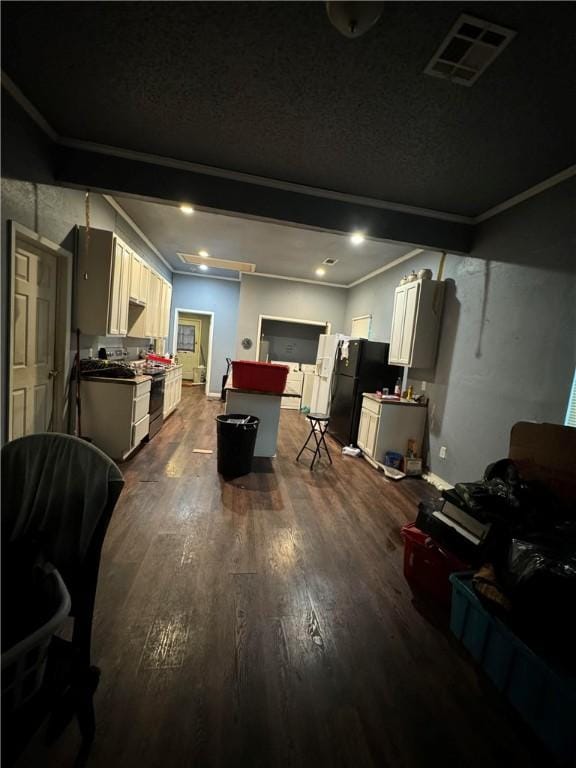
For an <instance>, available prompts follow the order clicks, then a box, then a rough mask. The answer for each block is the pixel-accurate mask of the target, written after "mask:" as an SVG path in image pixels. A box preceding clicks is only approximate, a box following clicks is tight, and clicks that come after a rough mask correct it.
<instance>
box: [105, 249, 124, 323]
mask: <svg viewBox="0 0 576 768" xmlns="http://www.w3.org/2000/svg"><path fill="white" fill-rule="evenodd" d="M123 255H124V245H123V243H122V242H121V241H120V240H118V238H116V239H115V240H114V253H113V255H112V275H111V281H110V297H109V303H108V333H109V334H110V335H111V336H119V335H120V323H121V318H120V314H121V297H122V286H121V281H122V257H123Z"/></svg>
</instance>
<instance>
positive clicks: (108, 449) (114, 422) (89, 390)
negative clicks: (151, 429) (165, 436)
mask: <svg viewBox="0 0 576 768" xmlns="http://www.w3.org/2000/svg"><path fill="white" fill-rule="evenodd" d="M142 379H144V380H142ZM80 393H81V398H82V433H83V436H84V437H88V438H90V439H91V440H92V442H93V443H94V445H96V446H97V447H98V448H100V449H101V450H103V451H104V453H107V454H108V456H110V458H112V459H114V460H115V461H123V460H124V459H126V458H128V456H129V455H130V454H131V453H132V451H134V450H135V449H136V448H137V447H138V446H139V445H140V443H141V442H142V440H144V438H145V437H146V436H147V435H148V425H149V423H150V416H149V409H150V379H148V378H145V377H137V378H136V379H104V378H99V379H98V378H94V379H83V380H82V383H81V385H80Z"/></svg>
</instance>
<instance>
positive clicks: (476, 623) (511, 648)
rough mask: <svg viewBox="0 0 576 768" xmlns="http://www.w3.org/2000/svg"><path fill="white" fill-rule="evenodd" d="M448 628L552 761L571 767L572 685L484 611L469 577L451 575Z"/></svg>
mask: <svg viewBox="0 0 576 768" xmlns="http://www.w3.org/2000/svg"><path fill="white" fill-rule="evenodd" d="M450 581H451V582H452V611H451V616H450V628H451V629H452V632H453V633H454V634H455V635H456V637H457V638H458V639H459V640H461V641H462V643H463V645H464V646H465V647H466V648H467V649H468V651H469V652H470V653H471V655H472V656H473V658H474V659H475V660H476V661H477V662H478V664H479V665H480V666H481V667H482V668H483V670H484V671H485V672H486V674H487V676H488V677H489V678H490V680H491V681H492V682H493V683H494V685H495V686H496V688H498V690H499V691H501V692H502V693H503V694H504V695H505V696H506V698H507V699H508V701H509V702H510V703H511V704H512V705H513V706H514V708H515V709H516V710H517V711H518V712H519V713H520V715H521V716H522V717H523V718H524V719H525V720H526V722H527V723H528V724H529V725H530V726H531V727H532V728H533V730H534V732H535V733H536V735H537V736H538V737H539V738H540V739H541V741H542V742H543V743H544V745H545V746H546V747H547V749H549V750H550V751H551V752H552V753H553V754H554V755H555V756H556V758H557V759H558V760H560V762H561V763H563V764H567V765H568V764H569V765H572V764H573V763H574V762H576V680H575V679H574V678H565V677H562V676H561V675H560V674H559V673H558V672H557V671H556V670H554V669H553V668H552V667H551V666H550V665H549V664H548V663H547V662H546V661H545V660H544V659H542V658H540V657H539V656H537V655H536V654H535V653H534V652H533V651H531V650H530V648H528V646H526V645H525V644H524V643H523V642H522V641H521V640H519V639H518V638H517V637H516V635H514V634H513V633H512V632H511V631H510V629H508V627H507V626H506V625H505V624H503V623H502V622H501V621H499V620H498V619H497V618H496V617H494V616H493V615H492V614H491V613H490V612H489V611H487V610H486V608H484V606H483V605H482V602H481V601H480V599H479V598H478V596H477V595H476V593H475V592H474V589H473V586H472V574H471V573H453V574H452V575H451V576H450Z"/></svg>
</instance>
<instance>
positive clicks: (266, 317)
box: [256, 315, 332, 360]
mask: <svg viewBox="0 0 576 768" xmlns="http://www.w3.org/2000/svg"><path fill="white" fill-rule="evenodd" d="M262 320H280V321H282V322H284V323H299V324H300V325H322V326H324V327H325V328H326V333H330V331H331V329H332V323H330V322H329V321H328V320H302V318H300V317H276V315H258V335H257V336H256V360H260V337H261V336H262Z"/></svg>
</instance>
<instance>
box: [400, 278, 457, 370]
mask: <svg viewBox="0 0 576 768" xmlns="http://www.w3.org/2000/svg"><path fill="white" fill-rule="evenodd" d="M443 302H444V283H443V282H442V281H439V280H414V281H413V282H410V283H405V284H404V285H400V286H398V288H396V290H395V293H394V311H393V315H392V332H391V334H390V352H389V355H388V362H389V363H390V364H391V365H405V366H408V367H409V368H433V367H434V364H435V361H436V348H437V346H438V333H439V330H440V320H441V316H442V304H443Z"/></svg>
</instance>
